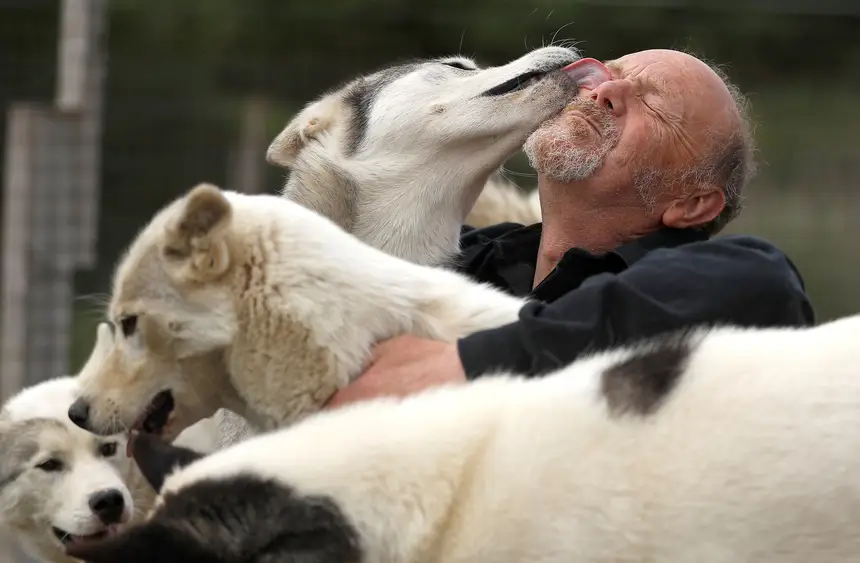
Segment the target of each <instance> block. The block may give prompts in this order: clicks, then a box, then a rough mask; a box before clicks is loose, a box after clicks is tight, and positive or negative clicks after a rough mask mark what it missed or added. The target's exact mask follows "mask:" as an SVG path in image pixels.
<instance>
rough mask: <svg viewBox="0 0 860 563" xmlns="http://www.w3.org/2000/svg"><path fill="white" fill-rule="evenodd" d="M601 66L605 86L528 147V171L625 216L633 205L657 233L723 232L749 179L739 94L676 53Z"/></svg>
mask: <svg viewBox="0 0 860 563" xmlns="http://www.w3.org/2000/svg"><path fill="white" fill-rule="evenodd" d="M606 67H607V69H608V73H607V76H606V80H604V81H603V82H601V83H600V84H597V85H596V86H595V87H594V88H593V89H591V90H583V91H581V92H580V96H579V98H578V99H576V100H574V101H573V102H572V103H571V105H570V106H569V107H568V108H567V110H566V111H565V112H564V113H562V115H561V116H559V117H558V118H556V119H555V120H553V121H551V122H548V123H547V124H545V125H544V126H543V127H541V129H540V130H539V131H538V132H536V133H535V134H534V135H533V136H532V137H531V138H530V139H529V141H528V143H527V145H526V147H525V148H526V152H527V154H528V155H529V158H530V159H531V161H532V165H533V166H534V167H535V168H536V169H537V170H538V172H539V173H541V174H544V175H545V176H546V177H547V179H549V180H550V181H552V182H555V183H557V184H562V185H568V186H569V185H571V184H582V185H583V189H588V190H589V191H590V192H591V193H592V194H593V195H594V198H595V201H596V200H600V199H601V198H602V197H604V196H605V198H617V199H618V200H619V201H616V202H614V203H615V204H617V205H626V206H628V207H629V206H630V205H632V201H631V200H630V198H631V197H635V198H638V200H639V201H640V202H641V204H642V208H643V210H644V211H647V213H648V214H649V216H650V217H651V218H652V219H656V218H659V219H661V220H662V223H663V224H665V225H668V226H678V227H699V228H703V229H706V230H708V231H710V232H712V233H715V232H717V231H719V230H720V229H722V228H723V227H724V226H725V225H726V224H727V223H728V222H729V221H730V220H731V219H733V218H734V217H735V216H736V215H737V214H738V212H739V211H740V195H741V192H742V189H743V187H744V185H745V183H746V182H747V180H748V179H749V177H750V176H751V174H752V171H753V163H752V139H751V135H750V133H749V128H748V125H747V117H746V105H745V102H744V99H743V97H742V96H741V95H740V93H739V92H738V90H737V89H736V88H735V87H734V86H732V85H731V84H730V83H729V81H728V80H726V77H725V76H724V75H722V73H720V72H719V70H718V69H715V68H713V67H711V66H709V65H708V64H706V63H705V62H703V61H702V60H700V59H698V58H696V57H694V56H692V55H689V54H687V53H683V52H680V51H673V50H668V49H652V50H647V51H640V52H636V53H631V54H629V55H625V56H623V57H621V58H618V59H616V60H613V61H610V62H608V63H606ZM583 163H588V166H582V164H583ZM586 184H587V185H586ZM542 197H543V194H542ZM625 197H626V198H627V200H626V201H623V202H622V201H620V200H621V199H623V198H625ZM689 198H698V199H689ZM602 203H605V204H606V203H612V202H609V201H608V200H607V201H603V202H602Z"/></svg>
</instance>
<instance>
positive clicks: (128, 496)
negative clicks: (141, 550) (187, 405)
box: [0, 324, 219, 563]
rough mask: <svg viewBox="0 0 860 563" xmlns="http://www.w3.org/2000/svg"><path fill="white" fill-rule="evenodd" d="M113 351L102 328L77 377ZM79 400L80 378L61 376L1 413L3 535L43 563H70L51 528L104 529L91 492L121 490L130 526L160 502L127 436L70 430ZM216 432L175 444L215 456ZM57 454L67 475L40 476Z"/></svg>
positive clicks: (206, 425)
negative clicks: (108, 448)
mask: <svg viewBox="0 0 860 563" xmlns="http://www.w3.org/2000/svg"><path fill="white" fill-rule="evenodd" d="M112 344H113V337H112V335H111V332H110V328H109V326H108V325H107V324H102V325H100V326H99V328H98V330H97V331H96V339H95V345H94V346H93V350H92V352H91V353H90V356H89V358H88V359H87V361H86V363H85V364H84V366H83V368H82V369H81V372H80V373H81V374H85V373H87V372H90V371H92V370H94V369H96V366H98V365H100V363H101V362H103V361H104V358H105V356H106V355H107V353H108V352H109V351H110V348H111V346H112ZM79 393H80V388H79V379H78V378H77V377H73V376H63V377H57V378H54V379H50V380H47V381H44V382H42V383H39V384H36V385H33V386H31V387H28V388H26V389H23V390H21V391H19V392H18V393H17V394H16V395H14V396H13V397H11V398H10V399H9V400H8V401H7V402H6V403H5V404H4V405H3V407H2V409H0V531H2V532H5V533H4V535H5V536H8V537H9V538H10V539H13V540H15V541H16V543H18V544H20V545H21V547H23V548H24V549H25V550H26V552H28V553H29V554H30V555H31V556H32V557H35V558H37V559H39V560H40V561H46V562H51V563H67V562H70V561H72V559H71V558H69V557H68V556H66V555H65V552H64V549H63V544H62V543H61V541H60V539H59V538H58V537H57V535H56V534H55V533H54V532H53V531H52V528H53V527H57V528H60V529H63V530H65V531H67V532H69V533H71V534H86V533H91V532H95V531H98V530H100V529H101V528H102V527H100V526H99V523H98V521H97V520H96V518H95V515H94V514H93V513H92V510H91V509H90V508H89V507H88V498H89V497H90V496H91V495H92V494H93V493H94V492H96V491H99V490H104V489H109V488H114V489H117V490H119V491H121V492H122V494H123V496H124V501H125V506H126V510H127V515H128V517H129V518H130V520H129V521H128V522H129V523H134V522H135V521H137V520H139V519H140V518H141V517H142V516H143V515H145V514H146V512H147V511H148V510H149V509H150V508H151V506H152V502H153V500H154V499H155V491H154V490H153V489H152V487H150V486H149V485H148V484H147V483H146V481H145V480H144V479H143V477H142V476H141V474H140V472H139V471H138V469H137V466H136V465H135V464H134V463H131V461H130V460H129V458H128V457H127V456H126V443H127V433H118V434H116V435H113V436H109V437H105V438H100V437H98V436H96V435H94V434H92V433H90V432H87V431H85V430H82V429H81V428H79V427H78V426H76V425H74V424H72V421H71V420H70V419H69V416H68V410H69V406H70V405H71V404H72V403H73V401H74V400H75V399H76V398H77V396H78V395H79ZM213 430H215V429H214V428H213V427H212V423H211V422H207V421H202V422H200V423H198V424H196V425H194V426H192V427H190V428H188V429H187V430H186V431H185V432H183V433H182V434H181V435H180V436H179V437H178V438H177V440H176V444H177V445H182V446H184V447H188V448H192V449H193V450H194V451H197V452H201V453H208V452H212V451H215V450H216V449H217V448H218V446H219V444H218V441H217V434H214V433H213ZM106 443H112V444H114V446H113V447H114V448H115V450H116V451H115V452H102V453H101V454H100V452H99V446H100V445H102V444H106ZM106 453H109V455H104V454H106ZM52 455H53V456H54V457H56V459H57V460H58V461H61V462H62V463H64V465H65V469H63V470H61V471H54V472H51V471H44V470H40V469H39V468H38V467H37V466H38V465H39V464H41V463H42V462H44V461H46V460H47V459H49V458H50V457H51V456H52Z"/></svg>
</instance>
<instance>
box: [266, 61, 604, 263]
mask: <svg viewBox="0 0 860 563" xmlns="http://www.w3.org/2000/svg"><path fill="white" fill-rule="evenodd" d="M605 74H608V71H607V70H606V67H604V66H603V65H602V64H601V63H599V62H598V61H596V60H594V59H583V58H581V56H580V54H579V52H577V51H576V50H573V49H567V48H563V47H543V48H540V49H535V50H533V51H531V52H529V53H527V54H525V55H523V56H522V57H520V58H518V59H515V60H513V61H510V62H508V63H507V64H504V65H501V66H495V67H486V68H481V67H479V66H478V65H477V64H476V62H475V61H474V60H472V59H469V58H465V57H448V58H439V59H428V60H419V61H414V62H408V63H404V64H399V65H394V66H390V67H387V68H385V69H382V70H380V71H378V72H375V73H373V74H370V75H367V76H361V77H358V78H356V79H354V80H351V81H350V82H348V83H347V84H346V85H344V86H342V87H340V88H338V89H337V90H335V91H333V92H329V93H326V94H325V95H323V96H321V97H320V98H319V99H317V100H314V101H313V102H311V103H309V104H308V105H307V106H306V107H305V108H303V109H302V110H301V111H300V112H299V113H298V114H297V115H296V116H295V117H294V118H293V119H292V120H291V121H290V122H289V123H288V124H287V126H286V127H285V128H284V130H283V131H282V132H281V133H280V134H279V135H278V136H277V137H276V138H275V139H274V140H273V141H272V143H271V145H270V146H269V148H268V150H267V153H266V159H267V161H268V162H269V163H271V164H275V165H278V166H281V167H284V168H286V169H288V170H289V171H290V174H289V178H288V180H287V182H286V185H285V186H284V188H283V194H284V196H285V197H288V198H290V199H292V200H293V201H296V202H298V203H301V204H302V205H305V206H307V207H309V208H311V209H313V210H315V211H317V212H318V213H320V214H322V215H325V216H326V217H328V218H329V219H331V220H332V221H334V222H335V223H337V224H338V225H340V226H341V227H342V228H343V229H345V230H346V231H348V232H350V233H352V234H354V235H355V236H357V237H358V238H359V239H361V240H362V241H364V242H366V243H367V244H370V245H371V246H374V247H376V248H379V249H381V250H384V251H385V252H388V253H389V254H393V255H395V256H398V257H400V258H405V259H407V260H410V261H412V262H416V263H419V264H428V265H434V266H439V265H445V264H448V263H450V261H451V260H452V259H453V258H454V256H455V255H456V253H457V250H458V248H459V237H460V229H461V227H462V225H463V223H464V220H465V219H466V217H467V215H468V214H469V212H470V210H471V209H472V208H473V206H474V205H475V202H476V199H477V198H478V196H479V194H481V193H482V190H484V188H485V186H487V185H488V182H490V184H489V185H490V188H488V189H489V190H490V191H489V192H488V193H487V195H486V196H485V198H484V199H485V200H486V201H485V202H484V203H481V204H480V207H481V210H480V214H479V216H478V218H479V219H480V220H481V221H487V220H488V219H487V218H486V216H487V215H495V216H496V219H497V220H496V222H498V223H500V222H503V221H504V220H518V219H521V220H524V221H528V222H529V223H536V222H539V221H540V210H539V204H538V202H537V196H536V194H533V195H532V196H530V197H525V196H524V195H523V194H522V193H517V192H518V191H519V190H518V188H517V189H516V190H517V191H516V192H515V191H514V190H515V188H514V187H513V186H512V185H511V184H510V183H503V180H502V179H500V178H499V177H498V176H497V175H496V172H497V171H498V170H499V169H500V168H501V166H502V165H503V164H504V162H505V161H506V160H508V159H509V158H510V157H511V156H513V155H514V154H515V153H516V152H517V151H519V150H520V149H521V148H522V146H523V144H524V143H525V141H526V139H527V138H528V136H529V135H530V134H531V133H533V132H534V131H535V130H536V129H537V128H538V127H539V126H540V125H541V123H543V122H544V121H546V120H547V119H550V118H551V117H553V116H555V115H557V114H559V113H560V112H561V111H563V109H564V108H565V107H566V106H567V105H568V104H569V103H570V101H571V100H572V99H574V98H575V97H576V96H577V94H578V92H579V89H580V87H583V86H589V85H591V84H594V83H596V82H597V80H596V79H597V78H599V77H601V76H604V75H605ZM491 179H492V181H490V180H491Z"/></svg>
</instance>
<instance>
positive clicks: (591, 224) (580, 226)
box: [534, 182, 660, 286]
mask: <svg viewBox="0 0 860 563" xmlns="http://www.w3.org/2000/svg"><path fill="white" fill-rule="evenodd" d="M588 188H589V187H588V186H585V185H576V184H568V185H565V186H564V187H563V188H562V187H560V186H558V185H548V183H544V182H541V184H539V186H538V189H540V190H541V192H540V202H541V215H542V223H543V225H542V227H541V241H540V249H539V250H538V258H537V267H536V269H535V278H534V285H535V286H537V285H538V284H539V283H540V282H541V281H543V279H544V278H545V277H546V276H547V274H549V272H550V271H552V269H553V268H555V266H556V265H557V264H558V262H559V261H560V260H561V258H562V257H563V256H564V254H565V253H566V252H567V251H568V250H570V249H571V248H581V249H583V250H587V251H589V252H592V253H601V252H608V251H610V250H613V249H615V248H617V247H618V246H620V245H622V244H624V243H626V242H628V241H630V240H633V239H637V238H639V237H641V236H644V235H646V234H648V233H650V232H653V231H656V230H657V229H658V228H659V226H660V225H659V222H657V221H655V220H653V219H648V218H646V217H645V216H644V213H643V209H642V206H641V204H639V203H638V202H620V203H619V202H605V201H598V200H596V199H595V198H592V197H582V194H589V193H594V191H593V190H589V189H588Z"/></svg>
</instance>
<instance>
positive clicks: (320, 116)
mask: <svg viewBox="0 0 860 563" xmlns="http://www.w3.org/2000/svg"><path fill="white" fill-rule="evenodd" d="M562 69H564V70H562ZM602 72H606V70H605V67H603V65H601V64H600V63H599V62H597V61H595V60H594V59H580V55H579V53H578V52H577V51H575V50H571V49H565V48H561V47H545V48H540V49H536V50H534V51H531V52H530V53H527V54H526V55H524V56H522V57H520V58H518V59H516V60H514V61H511V62H509V63H508V64H506V65H503V66H498V67H490V68H479V66H478V65H477V64H476V63H475V61H473V60H472V59H468V58H464V57H449V58H441V59H430V60H421V61H415V62H411V63H408V64H402V65H397V66H393V67H388V68H385V69H383V70H380V71H378V72H376V73H374V74H371V75H369V76H362V77H359V78H356V79H355V80H352V81H350V82H349V83H348V84H346V85H345V86H342V87H341V88H339V89H337V90H336V91H334V92H330V93H326V94H325V95H323V96H322V97H321V98H319V99H317V100H315V101H313V102H311V103H310V104H308V105H307V106H306V107H305V108H304V109H303V110H302V111H301V112H299V114H298V115H297V116H296V117H295V118H293V119H292V120H291V121H290V123H288V124H287V126H286V127H285V128H284V130H283V131H282V132H281V133H280V134H279V135H278V136H277V137H276V138H275V139H274V141H273V142H272V143H271V145H270V146H269V149H268V151H267V154H266V158H267V160H268V161H269V162H270V163H272V164H276V165H279V166H283V167H285V168H288V169H289V170H290V172H291V173H290V176H289V180H288V182H287V184H286V186H285V187H284V190H283V193H284V195H285V197H288V198H290V199H292V200H293V201H297V202H299V203H301V204H302V205H305V206H307V207H309V208H311V209H313V210H315V211H317V212H319V213H321V214H323V215H325V216H327V217H329V218H330V219H332V220H333V221H335V222H336V223H337V224H338V225H340V226H341V227H343V228H344V229H346V230H347V231H348V232H350V233H353V234H355V235H356V236H357V237H358V238H359V239H361V240H362V241H364V242H366V243H368V244H370V245H371V246H375V247H377V248H379V249H381V250H383V251H385V252H388V253H390V254H392V255H394V256H398V257H400V258H405V259H407V260H410V261H412V262H416V263H419V264H427V265H449V264H450V263H451V259H452V258H453V257H454V255H455V254H456V252H457V250H458V249H459V235H460V227H461V225H462V224H463V222H464V218H465V221H466V223H468V224H470V225H472V226H476V227H480V226H486V225H488V224H495V223H500V222H502V221H517V222H521V223H525V224H532V223H537V222H539V221H540V203H539V201H538V197H537V196H538V194H537V191H536V190H535V191H534V192H532V194H531V195H529V196H524V194H523V192H522V191H521V190H520V189H519V187H517V186H516V185H514V184H513V183H511V182H508V181H506V180H505V179H504V178H503V177H502V176H501V174H499V173H497V172H496V171H497V170H498V169H499V168H500V167H501V166H502V164H503V163H504V162H505V161H506V160H507V159H508V158H509V157H510V156H512V155H513V154H514V153H515V152H516V151H517V150H519V149H520V147H521V146H522V144H523V143H524V142H525V140H526V138H527V137H528V136H529V135H530V134H531V133H532V132H533V131H534V130H535V129H536V128H537V127H538V126H539V125H540V124H541V123H542V122H544V121H545V120H547V119H549V118H551V117H553V116H554V115H556V114H558V113H559V112H560V111H562V110H563V108H564V107H565V106H566V105H567V104H568V103H569V102H570V100H571V99H572V98H573V97H575V96H576V94H577V92H578V89H579V87H580V86H582V85H588V84H589V83H590V82H592V81H593V80H594V78H595V76H597V75H599V74H600V73H602ZM479 194H480V195H479ZM476 198H477V202H476ZM470 209H471V212H470ZM467 214H469V216H468V217H466V215H467ZM214 420H215V421H216V423H217V424H218V425H219V428H220V432H221V434H222V444H225V445H226V444H229V443H233V442H235V441H238V440H240V439H243V438H244V437H246V436H247V434H248V433H249V432H250V429H249V428H248V427H247V424H246V422H245V421H244V420H242V419H241V418H240V417H238V416H236V415H235V414H234V413H231V412H228V411H225V410H223V409H222V410H220V411H218V412H217V413H216V415H215V417H214Z"/></svg>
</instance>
